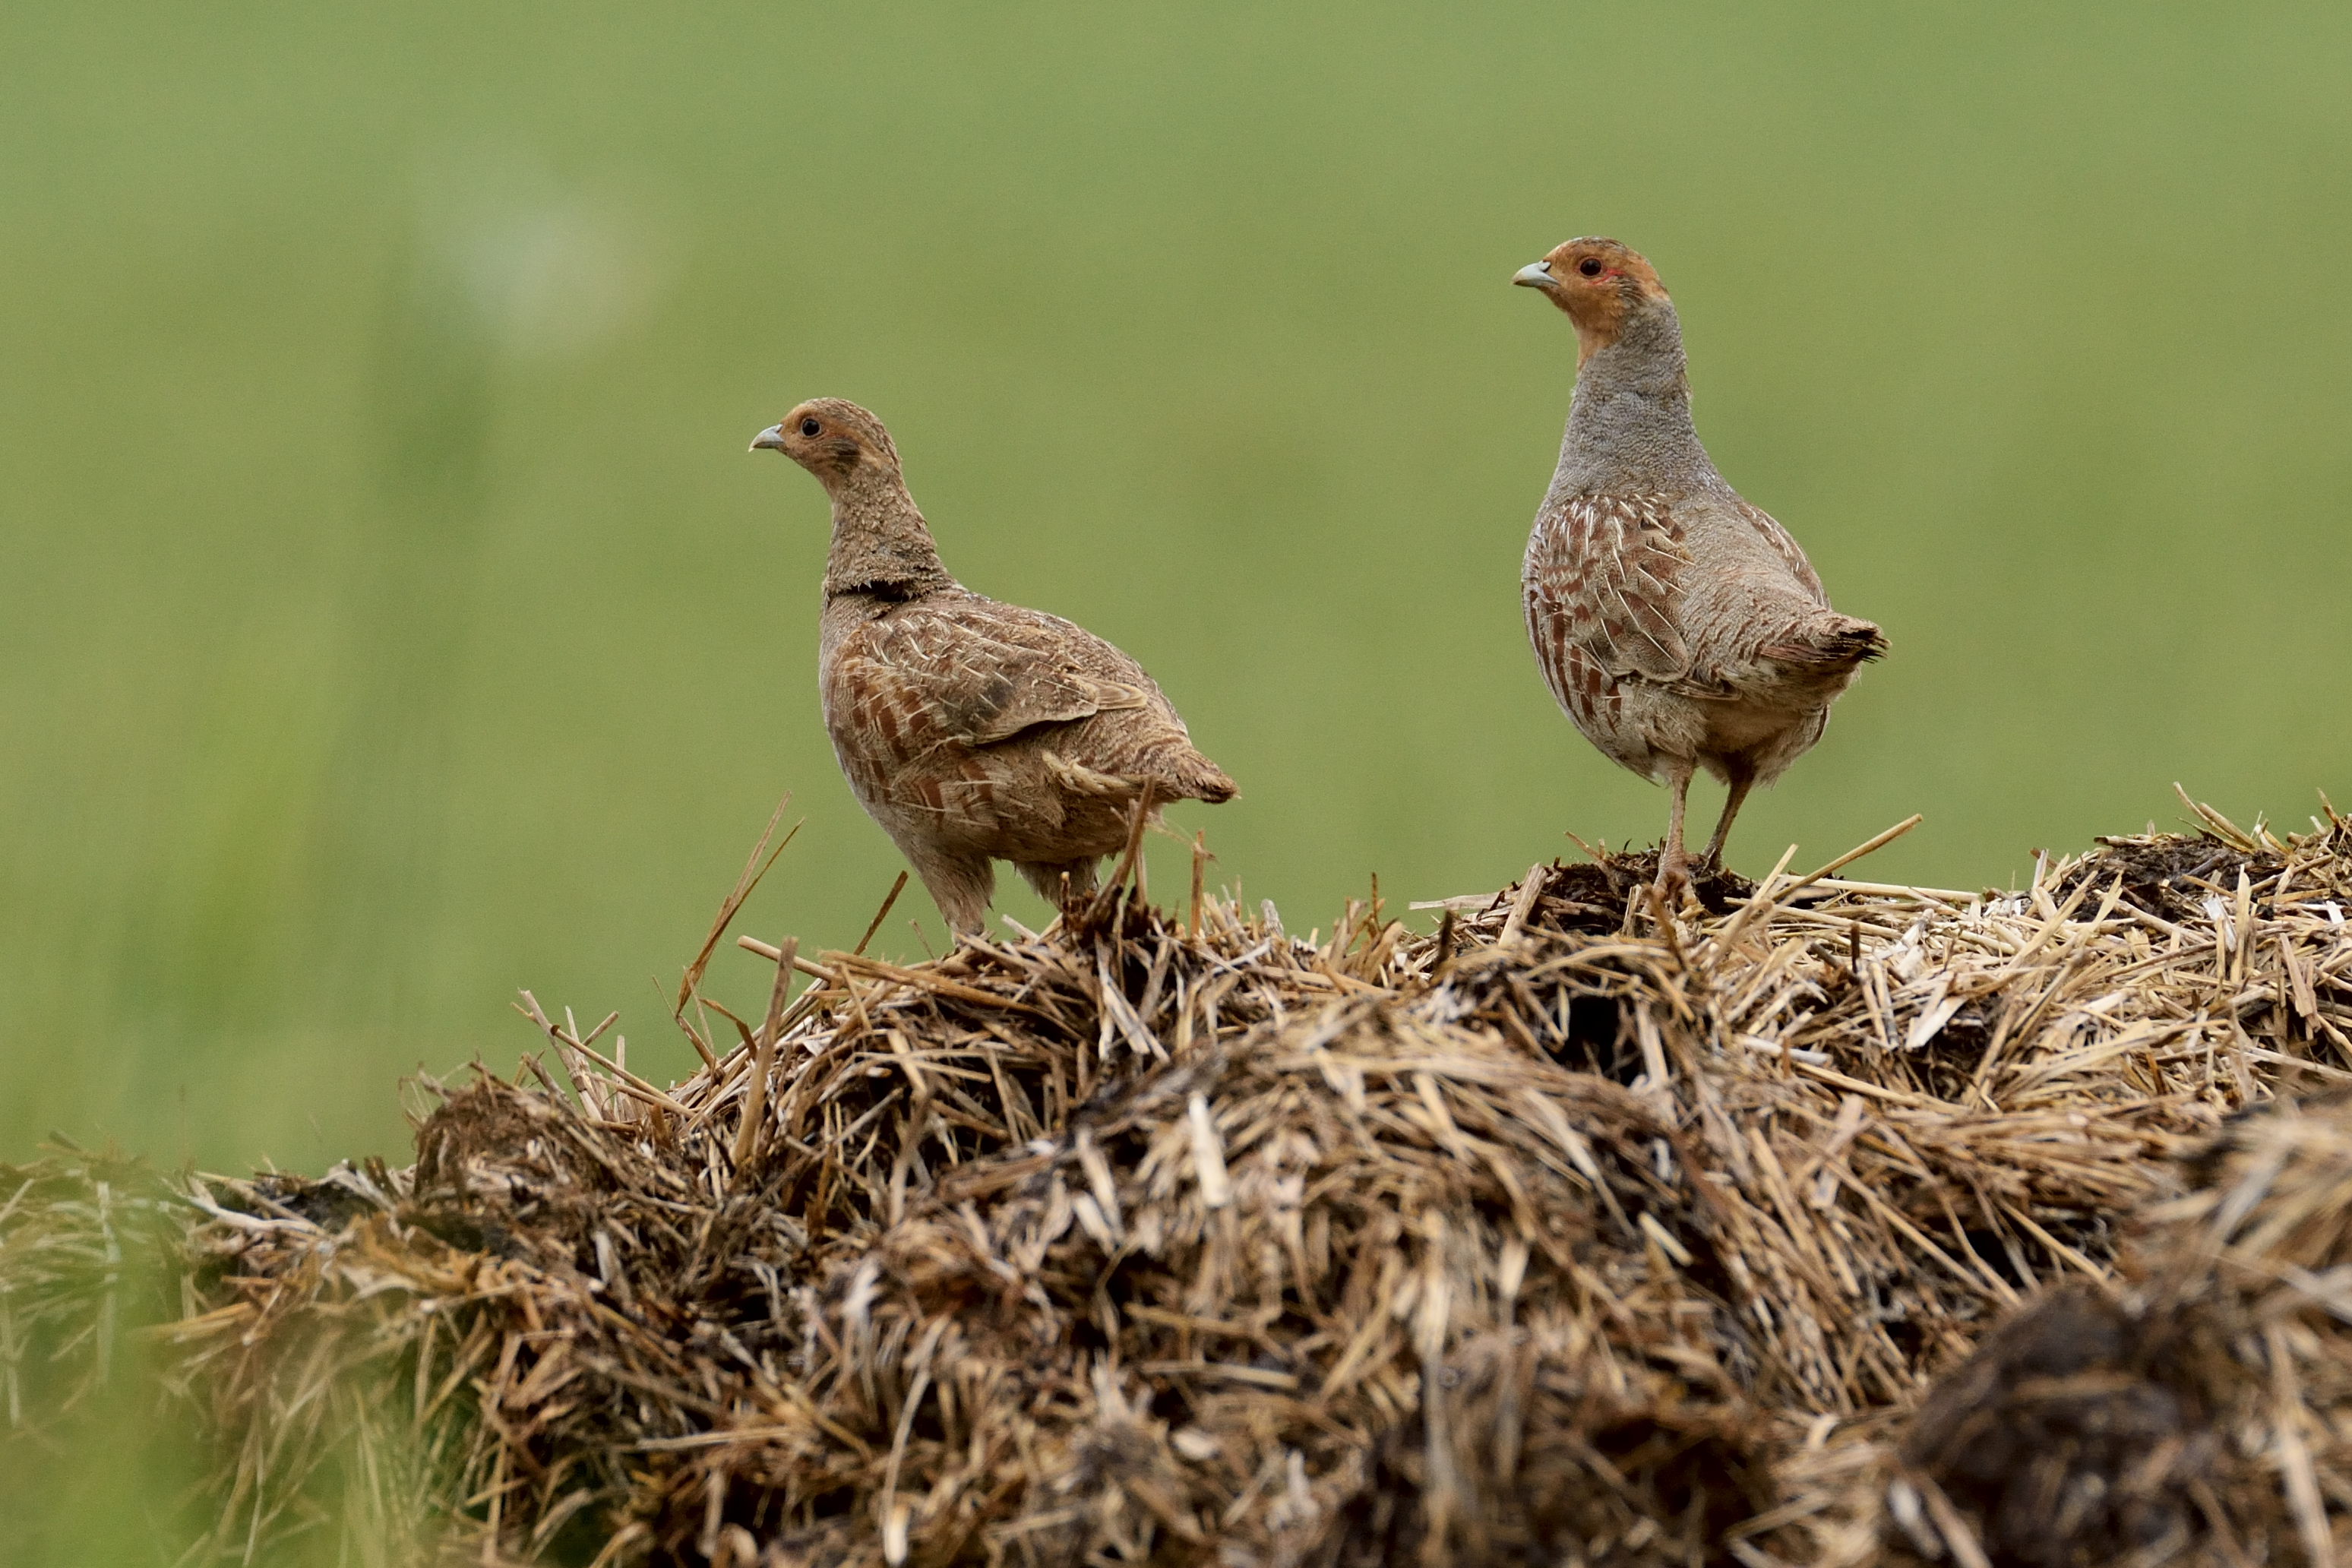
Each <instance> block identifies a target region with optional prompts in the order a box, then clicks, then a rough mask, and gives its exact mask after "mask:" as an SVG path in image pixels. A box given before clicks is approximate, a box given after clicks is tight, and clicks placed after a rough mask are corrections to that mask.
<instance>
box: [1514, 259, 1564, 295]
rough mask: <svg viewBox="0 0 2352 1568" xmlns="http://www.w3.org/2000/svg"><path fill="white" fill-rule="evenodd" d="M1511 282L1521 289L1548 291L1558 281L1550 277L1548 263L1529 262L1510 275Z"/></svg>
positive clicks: (1549, 264)
mask: <svg viewBox="0 0 2352 1568" xmlns="http://www.w3.org/2000/svg"><path fill="white" fill-rule="evenodd" d="M1511 281H1512V282H1514V283H1517V285H1519V287H1521V288H1522V289H1549V288H1550V287H1551V286H1552V285H1553V284H1554V283H1556V282H1558V281H1559V279H1556V278H1554V277H1553V276H1552V275H1551V263H1550V262H1549V261H1530V262H1528V264H1527V265H1526V266H1525V267H1522V268H1519V269H1518V270H1517V272H1514V273H1512V274H1511Z"/></svg>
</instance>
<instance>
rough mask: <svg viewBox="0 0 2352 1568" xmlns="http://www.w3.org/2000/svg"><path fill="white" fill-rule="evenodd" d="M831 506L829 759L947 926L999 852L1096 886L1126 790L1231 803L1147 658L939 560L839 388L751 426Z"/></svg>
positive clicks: (1086, 889)
mask: <svg viewBox="0 0 2352 1568" xmlns="http://www.w3.org/2000/svg"><path fill="white" fill-rule="evenodd" d="M751 446H752V448H753V449H754V450H757V449H759V448H761V447H772V448H773V449H775V450H777V451H780V452H782V453H783V454H784V456H786V457H788V458H792V460H793V461H794V462H796V463H798V464H799V465H800V466H801V467H802V468H806V469H807V470H808V471H809V472H810V473H811V474H814V476H815V477H816V479H817V482H818V483H820V484H822V485H824V489H825V494H826V495H827V496H828V497H830V498H831V499H832V501H833V547H832V552H831V553H830V554H829V555H828V557H827V558H826V561H825V569H824V617H823V620H822V623H821V626H822V631H821V635H820V639H819V643H818V654H817V680H818V686H819V689H820V691H821V692H822V694H823V697H824V724H825V729H826V731H827V732H828V733H829V734H830V735H831V736H832V738H833V751H834V755H835V758H837V759H838V760H839V762H840V763H841V771H842V773H843V775H844V776H845V777H846V778H847V779H848V781H849V787H850V790H851V792H852V793H853V794H855V795H856V796H857V801H858V804H859V805H863V806H864V807H865V808H866V814H867V815H868V816H872V817H873V818H874V820H875V821H876V822H877V823H878V824H880V825H881V827H882V831H883V832H885V833H887V834H888V835H889V836H890V838H891V840H892V842H894V843H896V844H897V845H898V849H899V851H900V853H902V854H904V855H905V856H906V858H907V860H908V863H909V864H910V865H912V866H913V867H914V868H915V872H916V874H917V875H918V876H919V877H921V878H922V879H923V886H924V887H926V888H928V889H929V890H930V894H931V898H932V900H934V901H935V902H937V903H938V905H939V907H940V913H941V914H942V915H944V916H946V917H947V920H948V922H949V923H950V925H952V926H953V927H954V928H955V929H956V930H957V931H967V932H973V931H979V930H980V929H981V919H982V915H983V914H984V913H985V912H986V910H987V909H988V901H989V896H990V894H991V893H992V891H993V890H994V888H995V867H994V865H993V864H992V862H994V861H997V860H1010V861H1012V862H1013V865H1014V867H1015V868H1017V869H1018V870H1019V871H1020V872H1021V874H1022V876H1023V877H1024V878H1025V879H1027V880H1028V882H1029V885H1030V886H1031V887H1034V888H1035V889H1037V891H1038V892H1039V893H1041V894H1043V895H1044V896H1045V897H1046V898H1047V899H1049V900H1055V901H1057V902H1058V901H1060V900H1063V899H1065V898H1068V899H1071V900H1076V899H1077V898H1079V897H1082V896H1084V895H1087V894H1089V893H1091V892H1092V891H1093V890H1094V886H1095V868H1096V863H1097V861H1098V860H1099V859H1100V858H1102V857H1103V856H1105V855H1108V854H1110V853H1112V852H1113V851H1116V850H1118V849H1121V848H1123V847H1125V846H1126V843H1127V837H1128V829H1129V824H1130V823H1131V822H1132V820H1133V816H1134V811H1135V806H1136V804H1137V802H1138V800H1139V798H1141V797H1143V796H1144V795H1145V792H1146V791H1149V792H1150V807H1149V809H1150V810H1151V811H1153V812H1154V813H1156V812H1157V810H1158V808H1159V806H1160V805H1161V804H1164V803H1166V802H1169V801H1176V800H1205V801H1211V802H1216V801H1225V800H1230V799H1232V798H1233V796H1234V781H1233V780H1231V779H1229V778H1227V777H1226V776H1225V775H1224V773H1223V772H1221V771H1220V770H1219V769H1218V767H1217V765H1216V764H1215V763H1213V762H1211V761H1209V759H1208V758H1206V757H1204V756H1202V754H1201V753H1200V752H1197V751H1195V750H1193V749H1192V739H1191V737H1190V736H1189V735H1188V734H1187V733H1186V731H1185V729H1184V721H1182V720H1181V719H1179V718H1178V717H1177V716H1176V710H1175V709H1174V708H1172V707H1171V706H1170V705H1169V702H1168V699H1167V698H1165V697H1163V696H1161V695H1160V688H1159V687H1158V686H1156V685H1154V684H1153V683H1152V680H1151V678H1150V676H1148V675H1146V674H1144V672H1143V669H1142V667H1141V666H1139V665H1138V664H1137V663H1136V662H1135V661H1134V660H1133V659H1131V658H1128V656H1127V655H1125V654H1123V653H1121V652H1120V651H1119V650H1118V649H1117V648H1115V647H1111V645H1110V644H1108V643H1107V642H1105V641H1103V640H1102V638H1100V637H1096V636H1094V635H1093V634H1092V633H1090V632H1087V631H1086V630H1085V629H1084V628H1082V627H1079V626H1072V625H1071V624H1070V623H1069V622H1067V621H1066V620H1062V619H1060V618H1059V617H1057V616H1048V615H1045V614H1042V613H1040V612H1039V611H1036V610H1024V609H1023V608H1021V607H1020V606H1018V605H1005V604H999V603H998V602H997V601H996V600H994V599H990V598H985V597H982V595H978V594H975V593H973V592H971V590H970V589H968V588H966V587H964V586H963V585H962V584H960V583H958V582H957V581H956V580H955V579H954V578H953V577H950V576H949V575H948V574H947V569H946V568H945V567H943V566H941V565H940V555H939V551H938V549H937V548H936V547H935V546H934V545H933V544H932V542H931V533H930V530H929V528H928V527H927V526H926V525H925V524H924V521H923V514H922V513H921V512H919V511H918V510H916V509H915V502H914V500H913V498H912V497H910V496H909V495H908V493H907V485H906V481H905V479H903V478H901V477H900V474H899V470H898V449H897V448H896V447H893V446H892V445H891V443H890V434H889V432H888V431H887V430H885V429H884V428H883V427H882V422H881V421H880V420H879V419H877V418H876V417H874V416H873V415H871V414H869V413H867V412H866V410H865V409H863V408H860V407H858V406H857V405H856V404H854V403H845V402H844V401H842V400H841V399H839V398H835V397H820V398H817V399H815V400H814V401H813V402H809V403H803V404H802V405H800V406H799V407H797V408H795V409H793V411H792V413H790V414H789V415H787V416H785V417H784V418H783V419H782V421H781V422H780V423H778V424H775V425H772V426H769V427H768V428H767V429H765V430H762V431H761V432H760V434H759V437H758V438H757V439H755V440H754V441H753V442H752V443H751Z"/></svg>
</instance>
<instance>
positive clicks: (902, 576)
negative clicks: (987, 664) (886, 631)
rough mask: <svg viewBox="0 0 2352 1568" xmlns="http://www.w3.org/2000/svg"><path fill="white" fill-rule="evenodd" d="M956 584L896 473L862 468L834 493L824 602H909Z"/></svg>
mask: <svg viewBox="0 0 2352 1568" xmlns="http://www.w3.org/2000/svg"><path fill="white" fill-rule="evenodd" d="M955 585H956V580H955V579H954V578H953V577H950V576H949V575H948V571H947V568H946V567H945V566H942V565H941V564H940V552H939V547H938V546H937V545H935V544H933V543H932V542H931V531H930V530H929V528H927V527H925V526H924V523H923V514H922V513H921V512H919V511H918V510H915V499H914V497H912V496H910V495H908V493H907V486H906V483H905V481H903V480H902V479H899V478H898V475H896V474H887V473H881V472H878V471H867V470H864V469H861V470H860V471H858V472H856V473H854V474H851V475H849V476H847V477H846V478H845V479H843V480H842V481H841V483H840V484H839V485H838V486H836V487H835V489H834V491H833V548H832V551H831V552H830V553H828V554H827V555H826V557H825V563H824V596H825V597H826V598H827V599H836V598H839V597H841V596H842V595H845V594H866V595H873V596H875V597H877V598H883V599H913V598H919V597H920V596H922V595H925V594H930V593H936V592H938V591H939V590H940V589H941V588H952V587H954V586H955Z"/></svg>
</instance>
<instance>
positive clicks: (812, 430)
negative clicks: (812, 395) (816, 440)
mask: <svg viewBox="0 0 2352 1568" xmlns="http://www.w3.org/2000/svg"><path fill="white" fill-rule="evenodd" d="M822 429H824V426H822V425H819V424H818V423H817V422H816V421H815V420H814V419H803V420H802V421H801V434H802V435H803V436H814V435H815V434H816V433H817V432H818V431H819V430H822Z"/></svg>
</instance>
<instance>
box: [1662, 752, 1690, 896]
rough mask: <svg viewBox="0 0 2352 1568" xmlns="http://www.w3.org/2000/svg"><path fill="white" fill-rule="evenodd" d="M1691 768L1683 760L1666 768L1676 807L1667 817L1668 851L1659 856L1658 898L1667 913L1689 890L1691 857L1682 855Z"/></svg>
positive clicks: (1667, 779) (1663, 850) (1669, 787)
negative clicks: (1683, 891)
mask: <svg viewBox="0 0 2352 1568" xmlns="http://www.w3.org/2000/svg"><path fill="white" fill-rule="evenodd" d="M1690 782H1691V764H1690V763H1687V762H1684V761H1682V760H1680V759H1676V760H1675V761H1673V762H1669V763H1667V764H1666V787H1667V788H1668V789H1669V790H1672V791H1673V792H1674V798H1675V804H1674V807H1673V809H1672V810H1671V811H1670V812H1669V813H1668V815H1667V817H1666V847H1664V849H1662V850H1660V851H1659V853H1658V896H1659V897H1660V898H1661V899H1664V900H1665V903H1666V907H1667V908H1668V909H1672V908H1674V906H1675V900H1677V899H1678V898H1680V897H1681V895H1682V890H1683V889H1685V888H1687V887H1689V886H1690V857H1689V856H1687V855H1685V854H1684V853H1683V808H1684V807H1685V805H1686V804H1688V798H1689V795H1690Z"/></svg>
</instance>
